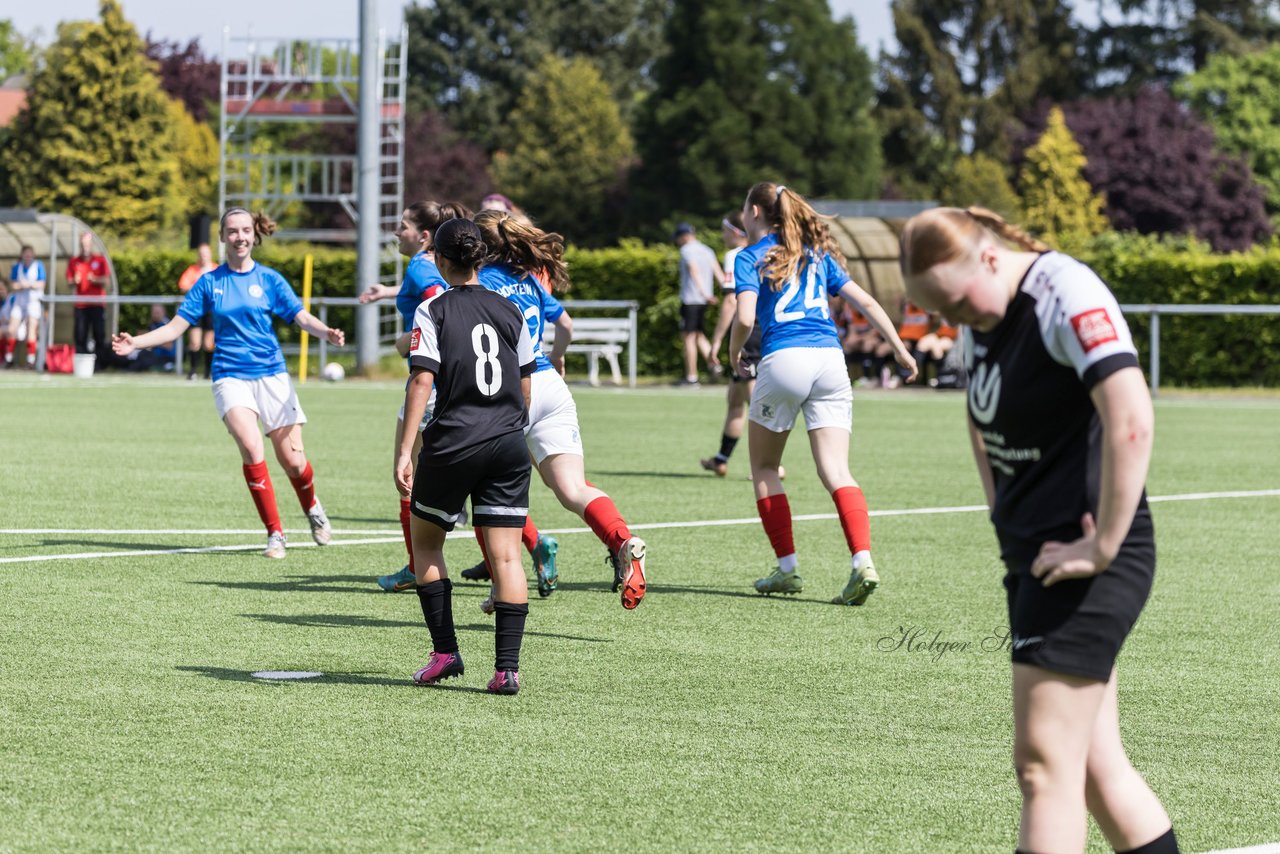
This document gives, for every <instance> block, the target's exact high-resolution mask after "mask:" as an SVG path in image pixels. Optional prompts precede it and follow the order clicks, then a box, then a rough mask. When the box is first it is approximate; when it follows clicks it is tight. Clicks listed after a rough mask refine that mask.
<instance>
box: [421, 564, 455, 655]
mask: <svg viewBox="0 0 1280 854" xmlns="http://www.w3.org/2000/svg"><path fill="white" fill-rule="evenodd" d="M418 602H419V603H420V604H421V605H422V619H423V620H425V621H426V623H427V631H429V632H431V648H432V649H434V650H435V651H436V652H441V653H447V652H457V651H458V635H457V634H456V633H455V632H454V630H453V582H452V581H450V580H449V579H447V578H444V579H441V580H440V581H433V582H431V583H430V584H419V585H418Z"/></svg>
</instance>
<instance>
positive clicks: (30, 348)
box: [27, 341, 36, 359]
mask: <svg viewBox="0 0 1280 854" xmlns="http://www.w3.org/2000/svg"><path fill="white" fill-rule="evenodd" d="M35 357H36V342H34V341H28V342H27V358H28V359H34V358H35Z"/></svg>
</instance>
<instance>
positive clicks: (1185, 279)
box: [1083, 241, 1280, 387]
mask: <svg viewBox="0 0 1280 854" xmlns="http://www.w3.org/2000/svg"><path fill="white" fill-rule="evenodd" d="M1125 243H1126V241H1111V244H1112V245H1106V243H1105V242H1104V245H1102V246H1095V248H1094V249H1093V250H1092V251H1091V252H1090V253H1089V254H1088V255H1087V257H1084V258H1083V260H1086V261H1087V262H1088V263H1089V264H1090V265H1091V266H1092V267H1093V269H1094V270H1095V271H1097V273H1098V275H1100V276H1101V277H1102V279H1103V280H1104V281H1105V282H1106V283H1107V284H1108V285H1110V287H1111V289H1112V290H1113V291H1114V292H1115V294H1116V297H1117V298H1118V299H1119V300H1120V302H1121V303H1175V304H1176V303H1183V304H1197V303H1198V304H1206V303H1222V304H1226V305H1247V304H1271V305H1277V304H1280V248H1276V247H1273V248H1271V249H1269V250H1266V251H1263V250H1260V249H1259V250H1254V251H1252V252H1244V253H1233V254H1230V255H1218V254H1212V253H1210V252H1208V251H1207V250H1206V249H1203V248H1195V247H1192V248H1178V247H1171V246H1159V245H1153V244H1151V243H1146V242H1143V244H1144V245H1142V246H1139V245H1129V246H1126V245H1124V244H1125ZM1149 318H1150V316H1149V315H1130V316H1129V317H1128V321H1129V326H1130V328H1131V329H1132V330H1133V333H1134V339H1135V341H1136V342H1137V344H1138V350H1139V356H1140V358H1141V360H1142V367H1143V370H1144V371H1145V370H1147V369H1148V367H1149V365H1150V357H1149V352H1150V332H1151V329H1150V327H1151V324H1150V319H1149ZM1278 346H1280V315H1276V316H1265V315H1264V316H1245V315H1226V316H1179V315H1164V316H1162V317H1161V318H1160V382H1161V384H1162V385H1164V384H1168V385H1178V386H1192V387H1195V386H1200V387H1203V386H1272V387H1275V386H1280V361H1278V360H1276V358H1275V353H1276V352H1277V347H1278Z"/></svg>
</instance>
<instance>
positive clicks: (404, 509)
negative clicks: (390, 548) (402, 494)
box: [400, 498, 413, 572]
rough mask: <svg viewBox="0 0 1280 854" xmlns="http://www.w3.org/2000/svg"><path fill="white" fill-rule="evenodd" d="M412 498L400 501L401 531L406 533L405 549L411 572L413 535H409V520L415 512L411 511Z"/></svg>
mask: <svg viewBox="0 0 1280 854" xmlns="http://www.w3.org/2000/svg"><path fill="white" fill-rule="evenodd" d="M412 501H413V499H412V498H401V499H400V530H402V531H404V547H405V550H406V551H408V552H409V571H410V572H413V535H412V534H410V533H409V520H410V519H412V518H413V512H412V511H410V510H409V507H410V504H411V502H412Z"/></svg>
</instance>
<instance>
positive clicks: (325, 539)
mask: <svg viewBox="0 0 1280 854" xmlns="http://www.w3.org/2000/svg"><path fill="white" fill-rule="evenodd" d="M307 521H308V522H310V523H311V539H313V540H315V541H316V545H317V546H327V545H329V543H330V542H331V541H332V540H333V529H332V528H330V527H329V517H328V516H326V515H325V513H324V508H323V507H321V506H320V502H319V501H317V502H316V503H315V504H312V505H311V510H310V512H308V513H307Z"/></svg>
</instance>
